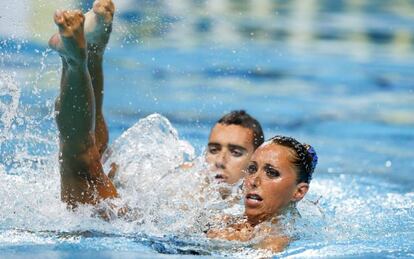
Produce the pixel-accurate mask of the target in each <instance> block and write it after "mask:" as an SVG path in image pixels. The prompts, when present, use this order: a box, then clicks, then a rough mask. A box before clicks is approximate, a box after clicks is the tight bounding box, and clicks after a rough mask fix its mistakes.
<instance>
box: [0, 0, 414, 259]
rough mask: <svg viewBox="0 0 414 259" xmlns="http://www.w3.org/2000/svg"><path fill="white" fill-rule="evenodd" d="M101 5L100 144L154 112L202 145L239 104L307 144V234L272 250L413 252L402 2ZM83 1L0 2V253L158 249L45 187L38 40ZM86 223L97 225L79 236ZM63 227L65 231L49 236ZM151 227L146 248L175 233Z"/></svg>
mask: <svg viewBox="0 0 414 259" xmlns="http://www.w3.org/2000/svg"><path fill="white" fill-rule="evenodd" d="M114 2H115V4H116V6H117V11H116V14H115V20H114V25H113V33H112V36H111V39H110V42H109V45H108V48H107V51H106V53H105V58H104V69H105V82H106V83H105V100H104V112H105V114H106V119H107V122H108V125H109V130H110V139H111V141H114V139H116V138H117V137H118V136H120V134H121V133H122V132H124V131H125V130H126V129H128V128H129V127H131V126H132V125H133V124H134V123H136V122H137V121H138V120H139V119H140V118H143V117H145V116H147V115H149V114H152V113H155V112H156V113H160V114H162V115H164V116H166V117H167V118H168V119H169V120H170V121H171V122H172V124H173V126H174V127H176V128H177V130H178V132H179V135H180V138H182V139H185V140H188V141H189V142H190V143H192V144H193V145H194V147H195V148H196V151H197V154H198V155H201V154H202V152H203V150H204V147H205V145H206V143H207V139H208V135H209V131H210V128H211V127H212V126H213V125H214V123H215V122H216V121H217V120H218V119H219V118H220V117H221V116H222V115H224V114H225V113H227V112H229V111H231V110H234V109H245V110H247V112H249V113H250V114H251V115H253V116H254V117H256V118H257V119H258V120H259V121H260V122H261V123H262V124H263V128H264V130H265V136H266V138H270V137H271V136H273V135H276V134H284V135H289V136H294V137H296V138H297V139H299V140H300V141H303V142H307V143H310V144H312V145H313V146H314V147H315V149H316V150H317V152H318V155H319V165H318V167H317V169H316V172H315V175H314V180H313V182H312V184H311V191H310V193H309V194H308V195H307V197H308V199H309V200H311V201H313V202H315V201H319V205H320V209H321V211H322V213H323V216H324V217H323V219H322V218H320V217H315V216H312V215H310V216H309V214H312V211H308V210H306V209H305V210H302V211H301V213H305V214H303V215H305V216H304V217H303V219H304V220H305V223H302V225H300V226H299V229H301V230H302V229H304V231H303V232H305V234H307V235H310V237H302V238H301V239H299V240H297V241H295V242H294V243H293V244H292V245H291V246H290V247H289V249H287V250H286V251H285V252H284V255H285V256H288V255H293V256H302V257H305V258H306V257H309V256H315V255H319V256H327V257H332V256H338V255H339V256H346V255H349V256H359V257H366V256H368V257H372V258H377V257H378V256H380V257H383V256H390V257H410V256H413V255H414V243H413V242H414V229H413V226H414V224H413V223H414V199H413V197H414V178H413V176H412V172H413V169H414V116H413V112H414V92H413V91H414V73H413V71H414V55H413V54H414V26H413V25H414V1H413V0H346V1H345V0H320V1H316V0H254V1H253V0H210V1H207V0H170V1H167V0H165V1H162V0H153V1H142V0H119V1H116V0H115V1H114ZM91 5H92V1H69V0H67V1H63V0H58V1H45V0H20V1H12V0H2V8H1V9H0V173H1V175H2V179H3V181H1V182H0V197H2V199H0V207H1V208H3V209H2V212H1V213H0V249H2V254H3V252H4V251H12V252H13V251H23V253H27V254H29V253H30V255H31V251H43V250H42V249H46V250H47V249H49V250H50V251H52V254H53V253H55V252H56V253H57V254H59V251H60V252H61V254H60V255H62V256H64V255H65V253H67V251H69V253H71V251H72V252H73V251H82V249H84V250H85V249H86V250H88V249H89V250H93V251H97V250H99V249H102V251H113V250H114V249H115V250H114V251H138V252H142V251H144V250H147V249H152V250H151V251H153V252H152V253H155V254H156V253H157V252H160V251H161V252H163V250H157V246H153V245H151V242H149V241H145V240H147V239H145V238H144V239H143V240H144V241H142V240H141V241H140V239H139V238H137V236H139V235H141V230H140V229H139V227H138V230H136V231H135V232H133V233H132V234H131V236H126V235H127V234H126V232H127V233H128V232H130V231H131V229H136V228H137V226H138V225H137V224H135V223H132V224H133V226H130V225H128V223H127V222H118V223H119V225H118V226H117V225H116V224H107V225H105V224H104V223H103V222H101V221H99V220H97V219H92V218H90V219H89V220H90V221H93V220H97V222H96V223H90V222H89V223H88V221H86V222H84V219H83V218H80V217H79V216H78V215H77V214H73V213H72V214H70V213H68V211H67V210H66V209H65V208H64V205H63V204H62V203H61V202H60V200H59V197H58V196H59V186H58V185H56V182H58V181H59V180H58V177H59V176H58V175H59V173H58V170H59V169H58V165H57V153H58V144H57V143H58V140H57V129H56V125H55V122H54V100H55V98H56V96H57V95H58V91H59V90H58V89H59V81H60V67H61V63H60V60H59V56H58V55H57V54H56V53H54V52H52V51H51V50H50V49H48V48H47V41H48V39H49V37H50V36H51V35H52V34H53V33H55V32H56V31H57V28H56V26H55V25H54V23H53V19H52V17H53V12H54V10H55V9H58V8H60V9H69V8H81V9H82V10H84V11H85V10H87V9H88V8H90V6H91ZM16 186H17V187H16ZM19 186H20V187H19ZM16 190H18V191H16ZM39 190H40V191H39ZM42 190H43V191H42ZM50 190H52V191H50ZM1 191H3V193H1ZM34 192H36V193H38V194H41V195H40V196H39V195H35V196H36V198H34V195H33V193H34ZM11 201H12V202H11ZM316 203H317V202H316ZM50 204H53V205H50ZM312 204H313V203H312ZM59 206H62V208H61V210H59V209H57V210H56V208H59ZM51 207H52V208H54V209H52V211H54V213H55V214H53V213H52V214H50V211H51ZM55 207H56V208H55ZM308 209H309V208H308ZM16 211H17V213H16ZM56 213H57V214H56ZM306 213H307V214H306ZM306 215H307V216H306ZM68 219H70V220H68ZM66 221H68V223H67V224H63V225H61V222H66ZM79 221H81V222H79ZM57 222H59V223H57ZM301 227H303V228H301ZM62 228H64V230H62ZM118 228H119V229H120V230H119V229H118ZM16 229H17V230H16ZM18 229H21V232H19V230H18ZM85 229H86V230H87V231H90V230H91V229H92V230H93V229H98V233H97V234H96V233H95V234H94V233H93V232H87V236H86V237H85V236H84V234H83V233H84V232H83V231H84V230H85ZM65 230H66V231H68V233H71V234H70V235H67V234H65V233H64V234H63V235H61V234H60V231H65ZM118 230H119V231H118ZM99 231H101V232H104V233H109V234H108V235H109V236H106V235H105V234H104V235H102V234H100V233H101V232H99ZM114 233H115V235H112V234H114ZM144 233H145V231H144ZM72 237H74V238H72ZM106 239H108V240H109V241H105V240H106ZM78 240H80V241H78ZM125 240H126V241H128V242H126V241H125ZM157 240H158V239H156V242H155V244H156V245H158V247H164V246H163V245H166V247H168V246H169V245H171V242H174V240H173V241H171V240H169V239H168V238H167V239H166V240H164V239H162V240H161V241H157ZM45 244H46V245H45ZM117 244H118V245H117ZM176 245H177V246H178V247H179V248H180V249H181V248H182V243H180V242H178V244H176ZM207 245H209V246H210V245H211V243H209V242H207ZM114 246H115V247H117V248H114ZM154 247H155V248H154ZM30 249H32V250H30ZM154 249H155V252H154ZM194 249H195V250H197V249H198V250H200V247H199V246H198V245H197V244H195V248H194ZM212 250H213V252H214V247H213V249H212ZM28 251H29V252H28ZM174 251H175V250H174ZM164 252H165V251H164ZM114 253H115V254H116V253H117V252H114ZM171 253H174V252H171ZM176 253H178V252H176ZM230 253H231V252H230ZM66 255H67V254H66ZM117 255H118V257H119V254H117ZM213 255H214V253H213ZM245 255H246V254H244V256H245ZM132 256H134V254H132ZM231 256H234V255H233V254H231ZM39 257H41V258H44V256H39ZM115 257H117V256H115Z"/></svg>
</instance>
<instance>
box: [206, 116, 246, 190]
mask: <svg viewBox="0 0 414 259" xmlns="http://www.w3.org/2000/svg"><path fill="white" fill-rule="evenodd" d="M253 139H254V137H253V131H252V130H251V129H248V128H244V127H242V126H239V125H225V124H220V123H217V124H216V125H215V126H214V127H213V128H212V130H211V133H210V137H209V141H208V146H207V153H206V161H207V163H208V164H209V165H210V166H211V170H212V171H214V172H217V175H216V178H217V179H218V180H219V181H224V182H226V183H229V184H234V183H236V182H237V181H239V180H240V179H241V178H243V176H244V171H243V170H244V169H245V168H246V166H247V164H248V162H249V159H250V157H251V155H252V154H253V152H254V146H253Z"/></svg>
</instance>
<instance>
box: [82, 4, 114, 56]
mask: <svg viewBox="0 0 414 259" xmlns="http://www.w3.org/2000/svg"><path fill="white" fill-rule="evenodd" d="M114 12H115V5H114V4H113V3H112V1H111V0H96V1H95V2H94V3H93V8H92V10H90V11H89V12H87V13H86V14H85V35H86V41H87V43H88V48H89V49H90V48H91V47H93V48H94V49H95V50H97V51H103V50H104V49H105V46H106V44H107V43H108V40H109V36H110V34H111V31H112V20H113V17H114Z"/></svg>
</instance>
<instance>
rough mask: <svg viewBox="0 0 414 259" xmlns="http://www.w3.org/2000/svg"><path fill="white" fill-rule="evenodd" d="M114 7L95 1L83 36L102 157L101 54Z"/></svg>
mask: <svg viewBox="0 0 414 259" xmlns="http://www.w3.org/2000/svg"><path fill="white" fill-rule="evenodd" d="M114 11H115V6H114V4H113V3H112V1H111V0H97V1H95V2H94V4H93V8H92V10H90V11H89V12H87V13H86V14H85V36H86V42H87V51H88V70H89V74H90V76H91V80H92V87H93V91H94V95H95V111H96V116H95V140H96V146H97V148H98V151H99V154H100V155H101V156H102V154H103V152H104V151H105V149H106V147H107V145H108V129H107V126H106V123H105V119H104V116H103V112H102V103H103V94H104V76H103V69H102V60H103V54H104V51H105V47H106V44H107V43H108V40H109V36H110V34H111V31H112V20H113V15H114Z"/></svg>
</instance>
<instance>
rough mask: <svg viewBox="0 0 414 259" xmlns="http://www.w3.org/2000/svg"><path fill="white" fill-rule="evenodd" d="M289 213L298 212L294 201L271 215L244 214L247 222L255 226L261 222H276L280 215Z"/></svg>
mask: <svg viewBox="0 0 414 259" xmlns="http://www.w3.org/2000/svg"><path fill="white" fill-rule="evenodd" d="M289 213H293V214H296V213H298V211H297V209H296V203H291V204H289V205H288V206H287V207H286V208H284V209H283V210H282V211H280V212H277V213H275V214H272V215H263V214H262V215H256V216H249V215H245V217H246V218H247V223H249V224H250V225H251V226H252V227H255V226H257V225H259V224H260V223H262V222H270V223H271V224H276V223H278V222H279V219H280V216H282V215H286V214H289Z"/></svg>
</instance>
